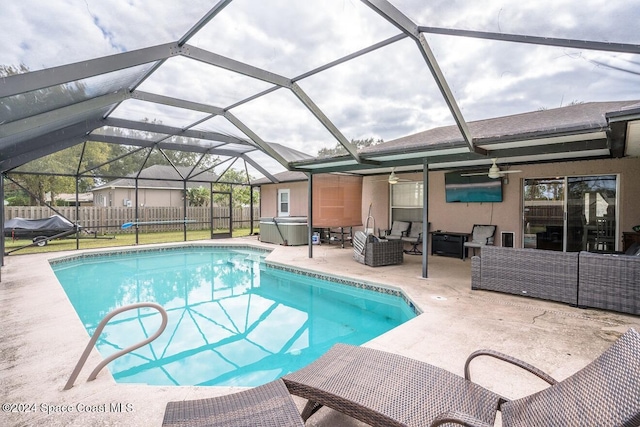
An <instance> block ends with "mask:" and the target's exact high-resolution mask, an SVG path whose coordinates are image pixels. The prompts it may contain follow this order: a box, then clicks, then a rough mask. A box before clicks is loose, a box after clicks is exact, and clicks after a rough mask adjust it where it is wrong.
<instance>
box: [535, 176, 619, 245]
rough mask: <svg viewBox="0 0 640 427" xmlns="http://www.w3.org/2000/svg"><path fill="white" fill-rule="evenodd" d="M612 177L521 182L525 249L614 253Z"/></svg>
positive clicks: (613, 190) (615, 242)
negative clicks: (522, 186) (522, 185)
mask: <svg viewBox="0 0 640 427" xmlns="http://www.w3.org/2000/svg"><path fill="white" fill-rule="evenodd" d="M616 205H617V177H616V176H615V175H601V176H581V177H562V178H544V179H525V180H524V189H523V237H524V239H523V242H524V247H525V248H536V249H547V250H554V251H568V252H577V251H584V250H589V251H594V250H597V251H603V252H612V251H614V250H616V249H617V240H618V239H616V236H617V233H616V229H617V227H616Z"/></svg>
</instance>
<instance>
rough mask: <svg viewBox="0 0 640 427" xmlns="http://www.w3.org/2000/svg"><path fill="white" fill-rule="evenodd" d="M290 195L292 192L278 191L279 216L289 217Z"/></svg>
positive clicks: (287, 190)
mask: <svg viewBox="0 0 640 427" xmlns="http://www.w3.org/2000/svg"><path fill="white" fill-rule="evenodd" d="M289 193H290V190H289V189H288V188H287V189H284V190H278V216H289V204H290V203H289Z"/></svg>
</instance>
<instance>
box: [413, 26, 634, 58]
mask: <svg viewBox="0 0 640 427" xmlns="http://www.w3.org/2000/svg"><path fill="white" fill-rule="evenodd" d="M418 31H420V32H421V33H429V34H442V35H446V36H457V37H470V38H476V39H487V40H497V41H504V42H514V43H527V44H534V45H537V46H554V47H566V48H570V49H580V50H585V49H586V50H597V51H602V52H618V53H640V45H637V44H628V43H611V42H596V41H591V40H577V39H562V38H555V37H538V36H525V35H521V34H505V33H492V32H488V31H470V30H459V29H455V28H439V27H422V26H420V27H418Z"/></svg>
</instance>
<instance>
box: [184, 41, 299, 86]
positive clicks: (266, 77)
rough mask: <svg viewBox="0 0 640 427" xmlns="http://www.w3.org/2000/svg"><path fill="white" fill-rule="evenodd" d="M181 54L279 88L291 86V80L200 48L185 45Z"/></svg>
mask: <svg viewBox="0 0 640 427" xmlns="http://www.w3.org/2000/svg"><path fill="white" fill-rule="evenodd" d="M180 54H181V55H182V56H184V57H186V58H191V59H195V60H198V61H200V62H204V63H205V64H209V65H215V66H216V67H220V68H224V69H225V70H229V71H233V72H236V73H239V74H242V75H244V76H247V77H252V78H254V79H258V80H262V81H264V82H268V83H273V84H274V85H277V86H282V87H290V86H291V80H290V79H288V78H286V77H283V76H280V75H278V74H275V73H272V72H270V71H266V70H263V69H261V68H258V67H254V66H253V65H249V64H245V63H244V62H240V61H236V60H235V59H231V58H227V57H226V56H222V55H218V54H217V53H213V52H209V51H208V50H204V49H200V48H199V47H195V46H191V45H185V46H183V47H182V49H181V50H180Z"/></svg>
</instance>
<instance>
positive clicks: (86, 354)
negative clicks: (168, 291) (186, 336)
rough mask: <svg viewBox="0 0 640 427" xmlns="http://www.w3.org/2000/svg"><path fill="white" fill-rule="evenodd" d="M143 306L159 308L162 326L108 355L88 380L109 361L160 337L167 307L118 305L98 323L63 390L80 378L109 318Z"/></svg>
mask: <svg viewBox="0 0 640 427" xmlns="http://www.w3.org/2000/svg"><path fill="white" fill-rule="evenodd" d="M142 307H149V308H155V309H156V310H158V311H159V312H160V315H161V316H162V324H161V325H160V327H159V328H158V330H157V331H156V333H155V334H153V335H151V336H150V337H149V338H147V339H145V340H143V341H140V342H139V343H137V344H134V345H132V346H129V347H127V348H125V349H123V350H120V351H118V352H116V353H114V354H112V355H111V356H109V357H107V358H106V359H104V360H103V361H102V362H100V363H99V364H98V366H96V367H95V369H94V370H93V371H92V372H91V374H90V375H89V378H87V381H93V380H95V379H96V377H97V376H98V373H99V372H100V371H101V370H102V368H104V367H105V366H107V365H108V364H109V363H111V362H112V361H114V360H115V359H117V358H118V357H120V356H122V355H125V354H127V353H129V352H131V351H133V350H135V349H137V348H140V347H142V346H143V345H146V344H149V343H150V342H151V341H153V340H155V339H156V338H158V337H159V336H160V335H161V334H162V332H164V330H165V328H166V327H167V323H168V317H167V312H166V311H165V309H164V308H162V306H161V305H159V304H156V303H153V302H139V303H135V304H129V305H126V306H123V307H118V308H116V309H115V310H112V311H110V312H109V313H108V314H107V315H106V316H105V317H104V318H103V319H102V321H101V322H100V323H99V324H98V327H97V328H96V330H95V331H94V333H93V335H92V336H91V339H90V340H89V343H88V344H87V347H85V349H84V352H83V353H82V356H80V359H79V360H78V363H76V367H75V368H74V369H73V372H72V373H71V376H70V377H69V380H68V381H67V383H66V384H65V386H64V388H63V390H69V389H70V388H71V387H73V384H74V382H75V381H76V378H78V375H79V374H80V371H81V370H82V368H83V367H84V364H85V362H86V361H87V358H88V357H89V354H90V353H91V350H92V349H93V347H94V346H95V344H96V342H97V341H98V338H99V337H100V334H101V333H102V330H103V329H104V327H105V326H106V325H107V323H108V322H109V320H111V319H112V318H113V317H114V316H116V315H118V314H120V313H122V312H125V311H128V310H133V309H136V308H142Z"/></svg>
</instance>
